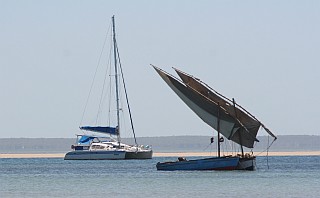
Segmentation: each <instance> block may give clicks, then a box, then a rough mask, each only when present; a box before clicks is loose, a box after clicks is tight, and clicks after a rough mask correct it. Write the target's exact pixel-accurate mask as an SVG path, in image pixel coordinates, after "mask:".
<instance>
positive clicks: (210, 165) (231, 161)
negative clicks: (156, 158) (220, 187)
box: [157, 157, 239, 171]
mask: <svg viewBox="0 0 320 198" xmlns="http://www.w3.org/2000/svg"><path fill="white" fill-rule="evenodd" d="M238 163H239V158H238V157H216V158H205V159H197V160H186V161H177V162H164V163H160V162H158V163H157V170H163V171H176V170H183V171H193V170H234V169H236V167H237V165H238Z"/></svg>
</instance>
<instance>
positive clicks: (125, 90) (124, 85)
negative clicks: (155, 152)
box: [115, 43, 138, 145]
mask: <svg viewBox="0 0 320 198" xmlns="http://www.w3.org/2000/svg"><path fill="white" fill-rule="evenodd" d="M115 45H116V49H117V54H118V60H119V67H120V72H121V77H122V83H123V89H124V93H125V96H126V101H127V106H128V112H129V116H130V123H131V129H132V133H133V137H134V142H135V144H136V145H138V143H137V139H136V133H135V131H134V127H133V121H132V115H131V110H130V105H129V99H128V94H127V89H126V84H125V82H124V76H123V70H122V65H121V60H120V54H119V49H118V44H117V43H115Z"/></svg>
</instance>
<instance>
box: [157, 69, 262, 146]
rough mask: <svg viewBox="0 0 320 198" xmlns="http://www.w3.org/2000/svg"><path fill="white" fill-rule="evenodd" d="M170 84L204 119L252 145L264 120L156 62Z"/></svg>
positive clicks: (159, 70)
mask: <svg viewBox="0 0 320 198" xmlns="http://www.w3.org/2000/svg"><path fill="white" fill-rule="evenodd" d="M153 67H154V69H155V70H156V71H157V72H158V74H159V75H160V76H161V77H162V79H163V80H164V81H165V82H166V83H167V84H168V85H169V87H170V88H171V89H172V90H173V91H174V92H175V93H176V94H177V95H178V96H179V97H180V98H181V99H182V100H183V101H184V102H185V103H186V105H187V106H188V107H189V108H190V109H191V110H193V111H194V112H195V113H196V114H197V115H198V116H199V117H200V118H201V119H202V120H203V121H204V122H205V123H207V124H208V125H209V126H211V127H213V128H214V129H216V130H218V116H219V122H220V130H219V131H220V133H221V134H222V135H224V136H225V137H226V138H228V139H229V140H232V141H234V142H236V143H238V144H240V145H242V146H245V147H248V148H253V145H254V142H255V141H258V140H257V139H256V135H257V132H258V130H259V127H260V126H261V123H260V122H258V121H257V120H255V119H252V118H251V117H250V116H248V115H247V114H246V113H244V112H243V111H241V110H240V109H238V108H236V107H235V106H234V105H233V104H230V103H229V102H227V101H226V100H224V99H223V98H221V97H220V96H218V95H217V94H215V93H213V92H212V91H210V90H209V89H208V88H207V87H205V86H204V85H202V84H201V83H200V81H199V80H197V79H196V78H194V77H191V76H189V75H186V74H184V73H182V72H180V71H177V72H178V74H179V76H180V77H181V79H182V81H181V80H178V79H177V78H175V77H173V76H172V75H170V74H168V73H166V72H164V71H163V70H161V69H160V68H157V67H155V66H153Z"/></svg>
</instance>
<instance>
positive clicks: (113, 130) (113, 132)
mask: <svg viewBox="0 0 320 198" xmlns="http://www.w3.org/2000/svg"><path fill="white" fill-rule="evenodd" d="M80 129H81V130H85V131H92V132H98V133H108V134H111V135H118V130H117V127H102V126H82V127H80Z"/></svg>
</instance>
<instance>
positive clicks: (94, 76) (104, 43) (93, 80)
mask: <svg viewBox="0 0 320 198" xmlns="http://www.w3.org/2000/svg"><path fill="white" fill-rule="evenodd" d="M110 30H111V23H110V24H109V28H108V30H107V34H106V36H105V39H104V42H103V45H102V49H101V52H100V56H99V59H98V63H97V66H96V70H95V72H94V75H93V79H92V82H91V86H90V90H89V94H88V97H87V100H86V104H85V107H84V110H83V113H82V117H81V121H80V124H79V126H81V125H82V122H83V118H84V114H85V112H86V110H87V106H88V102H89V98H90V96H91V92H92V88H93V85H94V82H95V78H96V75H97V71H98V68H99V65H100V61H101V57H102V54H103V51H104V47H105V45H106V42H107V38H108V35H109V31H110Z"/></svg>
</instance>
